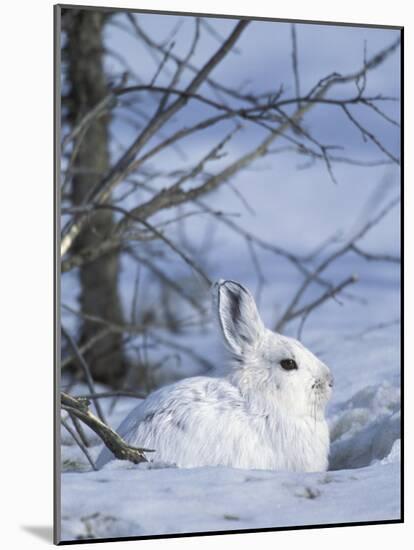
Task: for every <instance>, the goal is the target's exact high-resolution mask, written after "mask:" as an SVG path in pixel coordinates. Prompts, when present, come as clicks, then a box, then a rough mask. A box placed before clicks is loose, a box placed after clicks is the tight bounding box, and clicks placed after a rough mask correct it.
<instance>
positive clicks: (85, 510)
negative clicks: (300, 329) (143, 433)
mask: <svg viewBox="0 0 414 550" xmlns="http://www.w3.org/2000/svg"><path fill="white" fill-rule="evenodd" d="M314 347H317V351H318V353H319V355H320V356H323V358H324V361H327V362H329V364H331V365H332V370H333V372H334V375H335V379H336V391H335V395H334V398H333V400H332V403H331V405H330V407H329V409H328V418H329V422H330V427H331V440H332V445H331V466H330V470H329V471H328V472H326V473H316V474H300V473H286V472H271V471H260V470H238V469H232V468H227V467H208V468H194V469H178V468H175V467H171V466H169V465H165V464H156V463H154V464H141V465H133V464H131V463H127V462H122V461H113V462H110V463H109V464H107V465H106V466H105V467H104V468H103V469H102V470H101V471H98V472H94V471H92V470H91V469H90V467H89V466H88V464H87V462H86V460H85V459H84V457H83V455H82V454H81V452H80V450H79V449H78V448H77V447H76V446H75V445H73V442H72V440H71V438H70V436H69V435H68V434H67V433H65V432H62V467H63V473H62V477H61V480H62V524H61V527H62V539H63V540H70V539H80V538H82V539H84V538H101V537H105V538H106V537H120V536H144V535H156V534H163V533H164V534H165V533H186V532H205V531H220V530H222V531H223V530H224V531H228V530H238V529H257V528H269V527H280V526H295V525H312V524H325V523H343V522H346V523H347V522H359V521H374V520H390V519H398V518H399V516H400V390H399V325H398V324H395V325H391V326H385V327H375V326H373V327H372V329H371V330H368V331H365V332H364V333H363V334H361V332H360V331H357V332H349V331H348V332H346V333H343V334H340V335H338V334H334V333H332V335H331V336H329V334H327V335H325V338H324V339H323V340H321V341H319V343H318V342H317V341H316V340H315V343H314ZM98 389H99V388H98ZM101 389H102V388H101ZM83 391H84V388H82V387H78V388H74V389H72V393H73V394H76V393H79V394H80V393H82V392H83ZM110 403H111V400H110V399H109V400H102V404H104V410H105V412H106V413H107V415H108V419H109V421H110V423H111V424H112V425H113V426H117V424H118V422H119V421H120V420H121V419H122V418H123V416H124V415H125V414H126V413H127V412H128V411H129V410H130V408H131V407H133V406H135V405H136V403H137V401H136V399H132V398H123V399H119V401H118V402H117V405H116V407H115V409H114V410H113V411H112V413H110V414H109V407H110ZM92 439H93V441H94V442H95V444H96V446H93V447H91V454H92V456H93V457H96V456H97V454H98V452H99V450H100V445H99V441H98V440H97V438H96V437H94V436H93V435H92Z"/></svg>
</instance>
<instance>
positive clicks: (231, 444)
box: [97, 280, 333, 472]
mask: <svg viewBox="0 0 414 550" xmlns="http://www.w3.org/2000/svg"><path fill="white" fill-rule="evenodd" d="M213 304H214V308H215V310H216V311H217V314H218V320H219V325H220V327H221V331H222V334H223V337H224V341H225V343H226V346H227V347H228V349H229V351H230V353H231V358H232V370H231V372H230V374H228V375H227V376H226V377H223V378H209V377H204V376H197V377H194V378H187V379H185V380H181V381H179V382H176V383H174V384H171V385H169V386H165V387H163V388H160V389H158V390H157V391H155V392H153V393H152V394H151V395H149V396H148V397H147V398H146V399H145V400H144V401H142V402H141V403H140V404H139V405H138V406H137V407H136V408H135V409H133V410H132V412H131V413H130V414H129V415H128V416H127V417H126V418H125V419H124V421H123V422H122V423H121V425H120V426H119V428H118V430H117V431H118V433H119V434H120V435H121V436H122V437H123V438H124V439H125V440H126V441H127V442H128V443H130V444H131V445H133V446H137V447H146V448H150V449H155V452H154V453H151V460H154V461H163V462H170V463H175V464H176V465H177V466H179V467H187V468H190V467H196V466H215V465H225V466H232V467H235V468H256V469H269V470H285V471H286V470H290V471H303V472H316V471H324V470H326V469H327V466H328V453H329V432H328V426H327V423H326V420H325V417H324V409H325V405H326V403H327V401H328V399H329V398H330V395H331V388H332V385H333V382H332V376H331V374H330V372H329V369H328V367H327V366H326V365H324V364H323V363H322V362H321V361H319V359H317V357H315V356H314V355H313V354H312V353H311V352H310V351H309V350H308V349H306V348H305V347H304V346H303V345H302V344H300V342H298V341H297V340H295V339H293V338H288V337H286V336H281V335H280V334H276V333H274V332H272V331H271V330H269V329H267V328H265V326H264V325H263V322H262V320H261V318H260V316H259V313H258V311H257V308H256V304H255V301H254V299H253V297H252V295H251V294H250V292H249V291H248V290H247V289H246V288H245V287H244V286H242V285H241V284H239V283H237V282H235V281H223V280H221V281H219V282H217V283H215V284H214V286H213ZM113 458H114V457H113V455H112V453H111V452H110V451H109V450H108V449H106V448H104V449H103V451H102V452H101V454H100V455H99V457H98V461H97V466H98V468H101V467H102V466H104V464H106V463H107V462H108V461H109V460H111V459H113Z"/></svg>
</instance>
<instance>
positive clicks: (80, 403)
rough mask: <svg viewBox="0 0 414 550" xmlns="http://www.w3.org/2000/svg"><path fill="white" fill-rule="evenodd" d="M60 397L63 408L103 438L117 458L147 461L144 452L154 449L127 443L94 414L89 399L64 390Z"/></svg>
mask: <svg viewBox="0 0 414 550" xmlns="http://www.w3.org/2000/svg"><path fill="white" fill-rule="evenodd" d="M60 398H61V406H62V409H63V410H65V411H67V412H68V413H73V414H74V415H75V416H76V417H77V418H79V420H81V421H82V422H84V423H85V424H86V425H87V426H89V428H91V430H93V431H94V432H95V433H96V434H97V435H98V436H99V437H100V438H101V439H102V441H103V442H104V444H105V446H106V447H108V449H109V450H110V451H111V452H112V453H113V454H114V455H115V457H116V458H118V459H119V460H129V461H130V462H133V463H134V464H139V463H140V462H147V459H146V457H145V454H144V453H146V452H153V449H144V448H141V447H132V446H131V445H129V444H128V443H126V442H125V441H124V440H123V439H122V437H121V436H120V435H119V434H117V433H116V432H115V431H114V430H112V428H110V427H109V426H108V425H107V424H105V423H104V422H102V421H101V420H100V419H99V418H97V417H96V416H95V415H94V414H92V412H91V411H90V410H89V408H88V405H89V401H88V400H87V399H76V398H74V397H72V396H71V395H68V394H67V393H64V392H61V394H60Z"/></svg>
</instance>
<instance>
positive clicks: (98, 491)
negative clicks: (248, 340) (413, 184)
mask: <svg viewBox="0 0 414 550" xmlns="http://www.w3.org/2000/svg"><path fill="white" fill-rule="evenodd" d="M235 33H236V34H235ZM399 35H400V33H399V31H398V30H393V29H377V28H366V27H347V26H333V25H316V24H295V25H292V24H291V23H289V22H270V21H251V22H250V23H249V25H247V26H245V27H243V28H241V27H240V26H238V21H237V20H232V19H220V18H195V17H192V16H169V15H155V14H154V15H151V14H132V13H128V12H114V13H112V12H97V11H89V10H75V9H67V10H64V11H63V14H62V176H61V183H62V186H61V208H62V248H63V250H62V276H61V302H62V310H61V316H62V326H63V329H64V333H63V336H62V381H61V389H62V390H63V391H65V392H67V393H69V394H71V395H73V396H79V395H86V394H87V395H90V394H91V393H98V395H100V397H99V399H96V400H95V402H99V403H100V407H101V413H102V415H103V417H104V418H105V420H106V422H108V424H110V425H111V426H112V427H113V428H116V427H117V425H118V422H119V421H120V420H121V419H122V417H123V416H124V415H125V414H126V413H127V412H128V410H129V409H130V408H131V407H132V406H134V405H136V404H137V399H138V397H137V396H143V395H145V394H146V393H148V392H149V391H151V390H152V389H154V388H156V387H159V386H160V385H162V384H166V383H169V382H170V381H173V380H176V379H179V378H182V377H185V376H192V375H198V374H206V375H209V376H215V375H221V374H222V373H223V372H225V368H226V366H225V357H224V354H223V350H222V346H221V342H220V341H219V337H218V333H217V332H216V330H215V326H214V322H213V315H212V314H211V311H210V299H209V289H208V283H209V281H214V280H216V279H219V278H230V279H235V280H237V281H240V282H242V283H243V284H244V285H246V286H248V287H249V288H250V289H251V290H252V291H253V293H254V294H255V296H256V298H257V301H258V304H259V309H260V311H261V313H262V316H263V319H264V321H265V322H266V324H267V325H268V326H269V327H272V328H277V330H280V331H281V332H284V333H286V334H289V335H293V336H295V337H299V338H300V339H301V340H302V341H303V342H304V343H305V345H306V346H308V347H309V348H310V349H311V350H312V351H313V352H314V353H316V354H317V355H319V356H320V357H321V358H322V359H323V360H324V361H325V362H326V363H327V364H328V365H329V366H330V368H331V370H332V372H333V374H334V377H335V392H334V397H333V399H332V402H331V404H330V406H329V409H328V418H329V422H330V427H331V439H332V451H331V466H330V470H332V471H329V472H328V473H324V474H287V473H275V472H260V471H255V472H243V471H240V470H232V469H230V468H225V467H223V468H203V469H195V470H188V471H185V470H178V469H176V468H171V467H169V468H167V467H162V466H163V465H157V464H156V463H154V465H153V466H152V467H151V466H149V465H148V464H142V465H134V464H132V463H129V462H122V461H114V462H113V463H110V464H108V465H107V466H106V467H105V468H104V469H103V470H102V471H98V472H95V471H94V470H93V468H92V466H91V464H90V463H89V462H88V460H87V459H86V457H85V450H86V451H87V453H88V454H89V455H90V460H91V461H92V462H93V460H94V458H95V457H96V455H97V453H98V452H99V449H100V440H99V438H98V437H97V436H96V434H94V433H93V432H92V431H91V430H89V429H88V428H85V427H83V428H82V427H81V426H80V425H79V422H75V423H74V424H73V425H72V424H71V422H72V420H71V419H70V418H69V417H67V414H66V413H65V412H64V413H62V418H63V420H64V424H65V425H64V426H63V427H62V538H63V539H66V540H67V539H76V538H99V537H112V536H134V535H136V536H140V535H151V534H162V533H178V532H192V531H208V530H232V529H246V528H261V527H263V528H265V527H278V526H285V525H309V524H315V523H316V524H322V523H332V522H355V521H372V520H389V519H398V518H399V516H400V494H399V474H400V463H399V448H400V447H399V441H400V416H399V411H400V206H399V196H400V167H399V158H400V141H399V137H400V127H399V114H400V57H399V56H400V53H399V45H398V40H399ZM226 41H230V42H229V44H228V46H229V47H228V48H225V49H223V44H224V43H225V42H226ZM216 52H221V53H222V54H223V55H222V56H221V58H220V59H219V60H218V59H214V58H213V56H214V54H215V53H216ZM206 66H208V68H209V71H210V69H211V71H210V72H209V73H208V75H207V74H203V73H202V71H201V69H202V68H203V67H206ZM197 75H198V77H199V79H200V82H198V83H197V86H193V87H191V86H192V83H193V84H194V80H193V79H195V78H197ZM185 90H187V91H186V92H185V93H184V94H183V92H184V91H185ZM175 102H181V103H180V104H179V105H178V106H177V108H176V109H175V110H174V112H172V111H173V109H172V107H171V106H174V104H175ZM166 113H167V114H166ZM171 137H172V139H170V138H171ZM120 159H121V160H120ZM80 356H81V360H80ZM83 363H86V365H87V366H88V368H89V370H90V372H91V375H92V379H93V386H92V387H91V384H90V383H89V385H88V384H87V383H86V381H85V368H84V367H85V365H84V364H83ZM132 394H134V396H132ZM91 408H92V410H94V411H95V412H96V409H94V405H93V403H92V405H91ZM98 412H99V411H98ZM76 424H77V425H76ZM71 426H72V427H71ZM68 427H69V428H70V430H69V431H68V429H67V428H68ZM73 434H75V435H76V434H77V440H78V442H79V439H82V438H83V440H84V441H83V444H82V445H79V444H78V443H76V442H75V440H74V438H73ZM155 466H157V468H155ZM259 482H260V483H259ZM262 482H263V483H262Z"/></svg>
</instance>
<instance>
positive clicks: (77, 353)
mask: <svg viewBox="0 0 414 550" xmlns="http://www.w3.org/2000/svg"><path fill="white" fill-rule="evenodd" d="M61 330H62V334H63V335H64V336H65V338H66V340H67V341H68V342H69V345H70V347H71V348H72V350H73V352H74V354H75V356H76V358H77V360H78V361H79V363H80V365H81V367H82V369H83V372H84V374H85V380H86V383H87V385H88V387H89V391H90V392H91V394H92V395H93V394H94V393H95V387H94V384H93V378H92V375H91V371H90V368H89V365H88V363H87V362H86V361H85V358H84V357H83V355H82V353H81V352H80V350H79V348H78V346H77V345H76V342H75V340H74V339H73V338H72V336H71V335H70V334H69V332H68V331H67V330H66V329H65V327H63V326H61ZM94 405H95V407H96V412H97V413H98V416H99V418H100V419H101V420H102V422H105V417H104V415H103V412H102V409H101V406H100V404H99V402H98V401H94Z"/></svg>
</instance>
